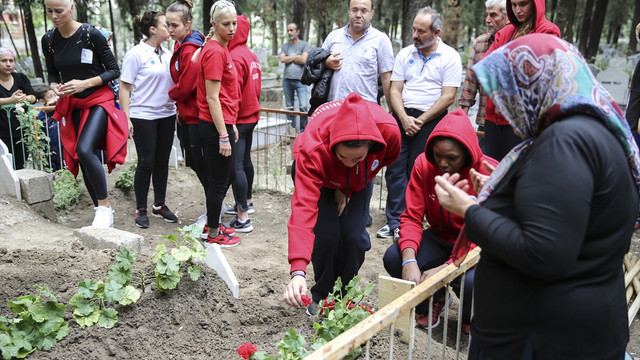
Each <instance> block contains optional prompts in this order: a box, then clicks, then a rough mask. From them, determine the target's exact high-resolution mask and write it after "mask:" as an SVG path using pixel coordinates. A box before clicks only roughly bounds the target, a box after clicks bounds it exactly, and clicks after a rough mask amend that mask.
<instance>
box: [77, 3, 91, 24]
mask: <svg viewBox="0 0 640 360" xmlns="http://www.w3.org/2000/svg"><path fill="white" fill-rule="evenodd" d="M74 4H76V20H77V21H79V22H81V23H88V22H89V16H88V12H89V10H88V8H87V3H86V2H85V0H78V1H74Z"/></svg>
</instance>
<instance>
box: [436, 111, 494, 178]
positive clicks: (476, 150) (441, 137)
mask: <svg viewBox="0 0 640 360" xmlns="http://www.w3.org/2000/svg"><path fill="white" fill-rule="evenodd" d="M425 154H426V157H427V161H429V163H431V164H432V165H433V166H436V167H438V168H439V169H440V170H441V171H442V172H443V173H450V174H453V173H456V172H460V173H462V172H467V171H469V169H470V168H471V166H472V165H474V164H477V163H480V162H481V161H482V150H481V149H480V145H479V144H478V137H477V136H476V132H475V130H474V129H473V126H472V125H471V120H469V117H468V116H467V114H466V113H465V112H464V111H462V109H458V110H456V111H454V112H452V113H449V114H447V115H446V116H445V117H444V118H442V120H440V122H439V123H438V125H436V127H435V128H434V129H433V131H432V132H431V135H429V139H427V145H426V147H425Z"/></svg>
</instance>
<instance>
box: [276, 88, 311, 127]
mask: <svg viewBox="0 0 640 360" xmlns="http://www.w3.org/2000/svg"><path fill="white" fill-rule="evenodd" d="M282 89H283V90H284V101H285V106H286V108H287V110H295V109H294V107H295V105H294V91H295V92H296V94H297V95H298V108H299V111H302V112H307V110H308V109H309V90H308V87H307V85H305V84H303V83H301V82H300V80H295V79H282ZM287 118H288V119H289V121H290V122H291V126H292V127H294V128H296V117H295V116H291V115H289V116H287ZM306 126H307V117H306V116H300V129H299V130H300V131H304V128H305V127H306Z"/></svg>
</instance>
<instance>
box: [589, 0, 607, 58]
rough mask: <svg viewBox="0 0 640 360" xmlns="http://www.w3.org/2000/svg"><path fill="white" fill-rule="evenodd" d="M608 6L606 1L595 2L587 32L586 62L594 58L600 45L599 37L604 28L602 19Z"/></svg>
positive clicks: (598, 0)
mask: <svg viewBox="0 0 640 360" xmlns="http://www.w3.org/2000/svg"><path fill="white" fill-rule="evenodd" d="M608 4H609V1H608V0H597V1H596V7H595V9H594V11H593V18H592V19H591V29H590V31H589V46H588V47H587V53H586V54H585V59H587V60H589V59H592V58H595V56H596V55H597V54H598V45H600V37H601V36H602V28H603V27H604V19H605V16H606V15H607V5H608Z"/></svg>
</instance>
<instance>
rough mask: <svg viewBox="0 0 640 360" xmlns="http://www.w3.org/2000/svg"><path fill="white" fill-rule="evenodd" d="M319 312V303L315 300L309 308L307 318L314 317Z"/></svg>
mask: <svg viewBox="0 0 640 360" xmlns="http://www.w3.org/2000/svg"><path fill="white" fill-rule="evenodd" d="M317 312H318V303H317V302H316V301H315V300H314V301H312V302H311V305H309V306H307V316H314V315H315V314H316V313H317Z"/></svg>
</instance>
